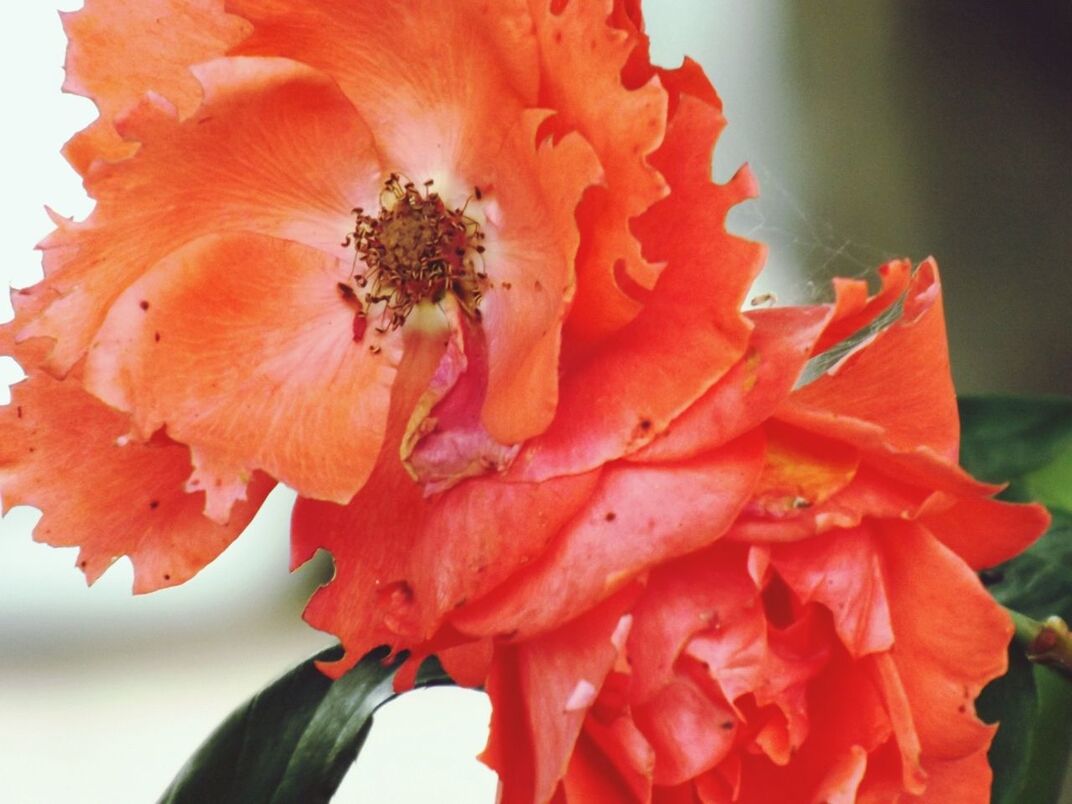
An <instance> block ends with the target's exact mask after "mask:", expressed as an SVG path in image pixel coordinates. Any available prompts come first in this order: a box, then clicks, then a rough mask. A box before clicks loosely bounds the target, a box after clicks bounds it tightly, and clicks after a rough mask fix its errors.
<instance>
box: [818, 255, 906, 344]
mask: <svg viewBox="0 0 1072 804" xmlns="http://www.w3.org/2000/svg"><path fill="white" fill-rule="evenodd" d="M878 275H879V279H880V280H881V282H882V287H881V288H880V289H879V292H878V293H876V294H875V295H874V296H868V295H867V282H865V281H864V280H862V279H846V278H844V277H835V278H834V295H835V301H834V311H833V317H832V320H831V323H830V325H829V326H828V327H827V328H826V330H825V331H824V332H823V334H822V337H821V338H819V340H818V341H817V342H816V344H815V352H816V353H819V352H825V351H826V350H827V349H829V348H830V347H831V346H834V345H835V344H838V343H840V342H841V341H843V340H845V339H846V338H848V337H849V336H851V335H853V334H855V333H856V332H859V331H860V330H862V329H863V328H864V327H866V326H868V325H869V324H871V323H873V322H874V320H875V319H876V318H878V317H879V316H880V315H882V313H884V312H886V310H888V309H889V308H890V307H892V306H893V304H894V302H896V301H897V300H898V299H899V298H900V297H901V296H902V294H904V292H905V290H906V288H907V287H908V282H909V279H910V278H911V276H912V263H911V262H909V261H908V260H893V261H892V262H888V263H886V264H885V265H880V266H879V268H878Z"/></svg>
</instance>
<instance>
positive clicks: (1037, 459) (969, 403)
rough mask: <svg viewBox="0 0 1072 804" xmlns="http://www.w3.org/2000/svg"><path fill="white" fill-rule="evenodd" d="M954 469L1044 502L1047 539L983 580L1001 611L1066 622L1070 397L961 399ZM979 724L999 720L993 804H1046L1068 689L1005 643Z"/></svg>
mask: <svg viewBox="0 0 1072 804" xmlns="http://www.w3.org/2000/svg"><path fill="white" fill-rule="evenodd" d="M959 404H960V412H961V439H962V441H961V462H962V463H963V464H964V466H965V468H967V469H968V470H969V471H970V472H971V473H972V474H974V475H975V476H976V477H979V478H981V479H983V480H987V481H990V482H997V483H1009V484H1010V486H1009V488H1008V489H1007V490H1006V491H1005V492H1003V494H1002V496H1003V497H1005V498H1006V499H1012V500H1035V501H1038V502H1042V503H1044V504H1045V505H1046V506H1047V507H1049V508H1050V511H1051V513H1052V514H1053V524H1052V525H1051V526H1050V529H1049V531H1048V532H1047V533H1046V534H1045V535H1044V536H1043V537H1042V538H1041V539H1039V540H1038V541H1037V542H1036V543H1035V544H1034V545H1032V546H1031V548H1030V549H1028V550H1027V551H1025V552H1024V553H1023V554H1021V555H1019V556H1017V557H1016V558H1014V559H1012V560H1011V561H1007V562H1005V563H1004V564H1002V565H1000V566H998V567H995V568H993V569H991V570H988V571H987V572H985V573H983V578H984V581H985V582H986V583H987V586H988V588H989V590H990V592H991V593H992V594H993V595H994V597H995V598H996V599H997V600H998V601H999V602H1000V603H1002V604H1003V605H1004V606H1006V607H1008V608H1010V609H1013V610H1015V611H1018V612H1021V613H1023V614H1026V615H1028V616H1029V617H1033V618H1035V619H1038V620H1041V619H1045V618H1046V617H1048V616H1049V615H1051V614H1058V615H1060V616H1061V617H1063V618H1065V619H1066V620H1072V399H1064V398H1058V397H1046V398H1036V399H1032V398H1027V397H1020V398H1013V397H975V398H965V399H961V400H960V403H959ZM978 706H979V713H980V715H981V716H982V717H983V719H984V720H987V721H989V722H1000V724H1001V725H1000V727H999V729H998V733H997V735H996V736H995V738H994V743H993V745H992V746H991V748H990V754H989V758H990V764H991V767H992V768H993V769H994V787H993V791H992V800H993V801H994V802H996V803H997V804H1019V803H1020V802H1026V801H1031V802H1039V804H1048V803H1049V802H1055V801H1057V800H1058V797H1059V795H1060V787H1061V784H1062V780H1063V778H1064V775H1065V771H1066V768H1067V767H1068V762H1069V756H1070V754H1072V731H1070V730H1069V729H1068V723H1069V721H1070V720H1072V684H1069V683H1068V681H1067V680H1066V679H1065V678H1063V677H1061V676H1059V675H1058V674H1056V673H1054V672H1053V671H1052V670H1050V669H1049V668H1045V667H1039V666H1035V665H1032V664H1031V662H1029V661H1028V659H1027V657H1026V655H1025V653H1024V647H1023V646H1022V645H1019V644H1016V643H1013V645H1011V646H1010V652H1009V671H1008V673H1006V675H1004V676H1002V677H1001V678H999V679H996V680H995V681H994V682H993V683H991V684H990V685H989V686H987V688H986V689H985V690H983V694H982V695H981V696H980V698H979V704H978Z"/></svg>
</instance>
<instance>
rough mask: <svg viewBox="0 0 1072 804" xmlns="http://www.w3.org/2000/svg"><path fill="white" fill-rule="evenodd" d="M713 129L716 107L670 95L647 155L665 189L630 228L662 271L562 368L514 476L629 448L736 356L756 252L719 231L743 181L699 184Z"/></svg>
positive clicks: (562, 469) (563, 468)
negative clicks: (541, 426)
mask: <svg viewBox="0 0 1072 804" xmlns="http://www.w3.org/2000/svg"><path fill="white" fill-rule="evenodd" d="M672 97H673V93H672ZM723 124H724V120H723V118H722V113H721V108H720V106H719V105H718V104H717V99H716V100H715V102H712V101H711V100H710V99H701V98H699V97H696V96H694V95H690V94H684V93H681V94H680V96H679V97H678V98H677V102H676V106H674V107H672V108H671V112H670V122H669V125H668V128H667V134H666V138H665V140H664V142H663V144H662V146H661V147H660V149H659V150H658V152H656V153H655V154H654V155H653V156H652V158H651V162H652V164H653V165H654V166H655V167H656V168H657V169H659V170H660V171H661V172H662V174H663V176H664V177H665V178H666V179H667V181H668V183H669V185H670V188H671V192H670V195H669V196H668V197H667V198H665V199H663V200H662V201H660V202H658V203H657V204H655V205H654V206H652V207H651V208H650V209H649V210H648V212H647V213H645V214H644V215H643V216H642V217H641V218H638V219H637V220H636V221H635V222H634V226H633V230H634V232H635V233H636V234H637V236H638V237H639V238H640V240H641V243H642V244H644V256H645V258H646V259H648V260H650V261H665V262H666V263H667V266H666V268H665V269H664V270H663V271H662V273H661V274H660V275H659V279H658V282H657V283H656V284H655V287H654V288H653V290H652V293H651V298H650V301H649V302H648V303H647V304H646V305H645V307H644V310H643V311H642V312H641V313H640V314H639V315H638V316H637V317H636V318H635V319H633V320H632V321H631V322H630V323H629V324H628V325H627V326H625V327H624V328H622V329H621V330H619V331H618V332H617V333H616V334H615V335H614V336H613V337H609V338H607V339H605V340H604V342H603V344H602V345H601V346H600V348H598V349H596V350H594V351H593V352H592V353H591V354H589V355H587V356H586V357H584V358H583V359H581V360H579V361H577V362H576V363H575V364H573V365H570V366H568V367H567V371H566V374H565V376H564V377H563V379H562V385H561V392H560V396H559V405H558V411H557V413H556V416H555V420H554V422H553V423H552V425H551V427H550V429H549V430H548V432H547V433H545V434H544V435H543V436H541V437H539V438H538V439H536V440H535V441H534V442H533V443H532V445H531V446H530V447H528V448H527V449H526V450H525V451H524V452H523V453H522V455H521V456H520V457H519V459H518V464H517V468H518V471H519V472H522V473H523V474H524V476H525V477H526V478H529V479H541V478H545V477H551V476H554V475H559V474H567V473H571V472H578V471H584V470H586V469H589V468H592V467H595V466H599V465H600V464H602V463H604V462H605V461H608V460H612V459H615V458H618V457H621V456H622V455H625V454H628V453H630V452H635V451H636V450H637V449H639V448H640V447H642V446H644V445H645V444H647V443H648V442H650V441H651V440H652V439H654V438H655V437H656V436H657V435H658V434H659V433H661V432H662V431H663V430H665V429H666V427H667V425H668V424H669V423H670V422H671V421H673V420H674V419H675V418H677V417H678V416H679V415H681V413H683V412H684V411H685V410H686V409H687V408H688V407H689V406H690V405H691V404H692V403H693V402H695V401H696V400H697V399H698V398H699V397H700V396H702V395H703V394H704V393H705V392H706V391H707V390H708V388H710V387H711V386H712V385H713V384H714V383H715V382H716V381H717V380H718V379H719V378H720V377H721V376H722V375H723V374H724V373H725V372H726V371H727V370H728V369H729V368H730V367H731V366H732V365H733V364H734V363H736V362H737V360H738V359H739V358H740V357H741V355H742V354H744V351H745V348H746V346H747V342H748V336H749V330H750V326H749V324H748V322H747V320H746V319H745V318H744V317H743V316H742V315H741V314H740V305H741V303H742V301H743V299H744V296H745V294H746V292H747V289H748V287H749V285H750V284H751V282H752V279H753V278H754V276H755V274H756V273H757V271H758V270H759V267H760V265H761V263H762V259H763V253H764V252H763V249H762V247H761V246H759V245H757V244H755V243H750V242H748V241H745V240H741V239H739V238H736V237H733V236H732V235H730V234H728V233H727V232H726V230H725V228H724V220H725V216H726V213H727V212H728V210H729V209H730V208H731V207H732V206H733V205H735V204H737V203H738V202H740V201H742V200H744V199H745V198H748V197H750V196H751V195H752V193H753V190H754V185H753V182H752V179H751V175H750V174H749V173H748V171H747V170H743V169H742V171H740V172H739V173H738V174H737V175H736V176H735V177H734V179H732V180H731V181H730V182H729V183H728V184H726V185H717V184H714V183H712V182H711V180H710V178H709V177H710V170H711V149H712V147H713V144H714V141H715V139H716V137H717V135H718V132H719V131H721V129H722V126H723ZM683 355H687V356H688V359H687V360H685V359H683V357H682V356H683ZM593 389H595V390H593Z"/></svg>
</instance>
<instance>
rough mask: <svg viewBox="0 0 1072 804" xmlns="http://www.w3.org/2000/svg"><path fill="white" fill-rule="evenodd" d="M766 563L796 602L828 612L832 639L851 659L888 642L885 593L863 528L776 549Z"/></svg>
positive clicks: (889, 630) (890, 638)
mask: <svg viewBox="0 0 1072 804" xmlns="http://www.w3.org/2000/svg"><path fill="white" fill-rule="evenodd" d="M771 565H772V566H773V567H774V568H775V569H776V570H777V571H778V574H779V575H781V576H782V578H783V579H784V580H785V582H786V583H787V584H789V586H790V588H791V589H792V590H793V591H794V592H795V593H796V595H797V597H799V598H800V600H801V602H803V603H810V602H816V603H821V604H822V605H823V606H825V607H826V608H828V609H829V610H830V612H831V614H833V615H834V627H835V628H836V629H837V634H838V637H839V638H840V639H841V642H842V644H844V645H845V647H846V648H847V649H848V651H849V653H850V654H851V655H852V656H853V657H855V658H858V657H860V656H864V655H866V654H869V653H875V652H878V651H883V650H888V649H889V647H890V646H891V645H892V644H893V641H894V630H893V625H892V624H891V622H890V609H889V595H890V591H889V590H888V588H887V585H886V583H885V581H884V578H883V574H882V565H881V562H880V559H879V550H878V548H877V546H876V545H875V543H874V538H873V536H872V535H871V532H870V531H869V530H868V529H867V528H856V529H853V530H836V531H832V532H830V533H827V534H824V535H823V536H820V537H817V538H813V539H807V540H805V541H800V542H793V543H791V544H782V545H778V546H777V547H775V548H774V550H772V551H771Z"/></svg>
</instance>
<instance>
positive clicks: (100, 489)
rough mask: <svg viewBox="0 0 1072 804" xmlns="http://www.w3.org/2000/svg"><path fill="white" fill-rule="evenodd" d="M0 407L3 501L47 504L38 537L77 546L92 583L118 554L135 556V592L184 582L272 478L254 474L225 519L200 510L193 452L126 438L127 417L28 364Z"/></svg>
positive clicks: (243, 518)
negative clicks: (193, 488) (191, 484)
mask: <svg viewBox="0 0 1072 804" xmlns="http://www.w3.org/2000/svg"><path fill="white" fill-rule="evenodd" d="M27 369H28V370H29V371H30V377H29V379H27V380H25V381H23V382H21V383H19V384H17V385H16V386H14V388H12V401H11V404H10V405H8V406H5V407H2V408H0V494H2V495H3V508H4V509H7V508H10V507H12V506H14V505H32V506H35V507H37V508H40V509H41V510H42V511H43V512H44V516H43V517H42V519H41V522H40V523H39V524H38V526H37V528H36V529H35V533H34V538H36V539H37V540H38V541H42V542H46V543H48V544H51V545H53V546H56V547H74V546H79V547H81V551H80V553H79V556H78V566H79V567H80V568H81V569H82V571H83V572H84V573H85V574H86V578H87V579H88V581H89V582H90V583H92V582H93V581H95V580H96V579H97V578H98V577H100V575H101V574H102V573H103V572H104V571H105V570H106V569H107V568H108V567H109V566H111V565H112V564H113V563H114V562H115V561H116V560H117V559H118V558H120V557H121V556H124V555H125V556H128V557H129V558H130V560H131V563H132V564H133V565H134V591H135V592H136V593H142V592H151V591H153V590H155V589H160V588H162V587H166V586H174V585H176V584H180V583H183V582H184V581H186V580H188V579H190V578H191V577H193V576H194V575H195V574H196V573H197V572H198V571H199V570H200V569H201V568H202V567H204V566H205V565H206V564H208V563H209V562H210V561H212V560H213V559H215V558H216V556H218V555H219V554H220V553H221V552H223V550H224V548H226V547H227V546H228V545H229V544H230V543H231V542H232V541H233V540H234V539H235V538H236V537H237V536H238V534H240V533H241V532H242V530H243V529H244V528H245V526H246V525H247V524H248V523H249V521H250V520H251V519H252V518H253V515H254V514H255V513H256V512H257V509H258V508H259V507H260V504H261V502H262V501H263V500H264V497H265V496H266V495H267V494H268V492H269V491H270V490H271V488H272V486H273V483H272V481H271V480H270V479H269V478H267V477H266V476H264V475H261V474H257V475H255V476H254V477H253V478H252V480H251V483H250V485H249V491H248V494H247V498H246V500H245V501H244V502H242V503H240V504H239V505H237V506H236V507H235V509H234V511H233V512H232V514H231V518H230V520H229V521H228V522H227V524H225V525H220V524H217V523H215V522H212V521H210V520H208V519H206V518H205V517H204V516H202V515H201V509H202V508H203V507H204V498H203V496H202V494H200V493H196V494H187V493H185V492H184V491H183V484H184V482H185V481H186V478H187V477H188V476H189V474H190V452H189V450H188V449H187V448H186V447H184V446H182V445H179V444H175V443H174V442H171V441H169V440H167V439H161V440H158V441H154V442H153V443H151V444H137V443H126V442H125V441H124V440H123V437H124V436H125V435H126V433H127V432H128V431H129V429H130V423H129V421H128V420H127V417H126V416H124V415H123V414H121V413H118V412H116V411H114V410H112V409H110V408H109V407H107V406H106V405H104V404H102V403H101V402H100V401H99V400H98V399H96V398H95V397H93V396H91V395H90V394H88V393H86V392H85V391H84V390H83V389H82V387H81V386H80V385H79V384H78V382H77V380H76V379H75V378H73V377H70V378H68V379H66V380H62V381H60V380H56V379H53V378H52V377H50V376H48V375H47V374H45V373H43V372H41V371H40V370H39V369H38V368H37V367H36V366H34V365H27Z"/></svg>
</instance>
